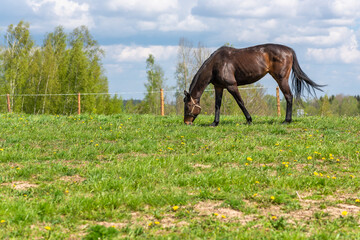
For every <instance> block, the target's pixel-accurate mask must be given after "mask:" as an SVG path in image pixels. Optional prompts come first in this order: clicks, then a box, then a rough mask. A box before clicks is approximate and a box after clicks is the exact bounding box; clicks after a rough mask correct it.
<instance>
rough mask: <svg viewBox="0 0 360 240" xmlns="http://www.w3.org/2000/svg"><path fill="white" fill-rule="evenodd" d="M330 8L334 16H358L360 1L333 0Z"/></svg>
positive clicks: (359, 14) (359, 13)
mask: <svg viewBox="0 0 360 240" xmlns="http://www.w3.org/2000/svg"><path fill="white" fill-rule="evenodd" d="M330 8H331V10H332V11H333V13H334V14H335V15H336V16H340V17H344V16H345V17H350V18H356V17H359V16H360V1H358V0H334V1H332V2H331V5H330Z"/></svg>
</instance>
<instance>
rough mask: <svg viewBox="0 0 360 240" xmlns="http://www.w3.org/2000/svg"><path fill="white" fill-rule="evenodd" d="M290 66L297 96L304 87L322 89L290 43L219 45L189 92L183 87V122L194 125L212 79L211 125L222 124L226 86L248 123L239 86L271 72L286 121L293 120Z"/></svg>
mask: <svg viewBox="0 0 360 240" xmlns="http://www.w3.org/2000/svg"><path fill="white" fill-rule="evenodd" d="M291 70H292V88H293V91H294V93H295V97H296V98H297V99H298V98H300V96H301V94H302V92H303V89H304V88H306V89H307V91H309V92H310V93H311V94H312V92H314V93H315V89H317V90H319V91H322V90H321V87H324V86H325V85H319V84H317V83H315V82H314V81H312V80H311V79H310V78H309V77H308V76H307V75H306V74H305V73H304V71H303V70H302V69H301V68H300V65H299V62H298V60H297V57H296V54H295V51H294V50H293V49H292V48H290V47H287V46H284V45H279V44H263V45H257V46H253V47H248V48H243V49H236V48H232V47H227V46H223V47H220V48H219V49H218V50H216V51H215V52H214V53H212V54H211V55H210V57H209V58H208V59H207V60H205V62H204V63H203V64H202V66H201V67H200V68H199V70H198V71H197V73H196V74H195V76H194V78H193V80H192V82H191V84H190V88H189V92H187V91H186V90H184V94H185V98H184V123H185V124H187V125H191V124H192V123H193V122H194V120H195V119H196V117H197V116H198V115H199V114H200V112H201V106H200V97H201V95H202V94H203V92H204V90H205V88H206V87H207V86H208V85H209V84H210V83H212V84H213V85H214V88H215V119H214V122H213V123H212V124H211V126H217V125H218V124H219V121H220V106H221V100H222V96H223V90H224V89H227V90H228V91H229V93H230V94H231V95H232V96H233V97H234V98H235V100H236V102H237V104H238V105H239V107H240V109H241V110H242V112H243V113H244V115H245V118H246V121H247V123H248V124H251V123H252V118H251V116H250V114H249V112H248V111H247V109H246V108H245V106H244V102H243V100H242V98H241V96H240V93H239V89H238V86H242V85H247V84H252V83H255V82H257V81H259V80H260V79H261V78H263V77H264V76H265V75H266V74H268V73H269V74H270V75H271V76H272V77H273V78H274V79H275V81H276V82H277V83H278V85H279V87H280V89H281V91H282V93H283V94H284V97H285V100H286V117H285V121H284V122H283V123H284V124H288V123H290V122H291V121H292V104H293V94H292V93H291V90H290V86H289V82H288V80H289V76H290V72H291Z"/></svg>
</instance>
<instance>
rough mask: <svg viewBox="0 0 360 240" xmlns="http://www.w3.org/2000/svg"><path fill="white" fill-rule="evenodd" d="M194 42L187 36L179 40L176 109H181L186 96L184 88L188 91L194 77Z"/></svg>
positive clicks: (178, 110)
mask: <svg viewBox="0 0 360 240" xmlns="http://www.w3.org/2000/svg"><path fill="white" fill-rule="evenodd" d="M192 49H193V46H192V43H191V42H190V41H188V40H186V39H185V38H181V39H180V41H179V48H178V55H177V64H176V72H175V78H176V93H175V99H176V106H178V107H177V108H176V111H177V112H178V113H179V112H180V111H181V107H180V106H181V103H182V100H183V98H184V95H183V92H184V90H186V91H188V89H189V86H190V83H191V79H192V75H191V72H192V64H191V62H192Z"/></svg>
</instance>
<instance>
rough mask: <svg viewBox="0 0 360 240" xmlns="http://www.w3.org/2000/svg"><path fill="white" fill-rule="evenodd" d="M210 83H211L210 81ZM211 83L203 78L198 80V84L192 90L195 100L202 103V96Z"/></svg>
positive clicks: (191, 93)
mask: <svg viewBox="0 0 360 240" xmlns="http://www.w3.org/2000/svg"><path fill="white" fill-rule="evenodd" d="M209 82H210V81H209ZM209 82H206V81H203V80H202V79H201V77H198V78H197V79H196V82H195V83H194V85H193V86H192V87H191V89H190V95H191V97H192V98H193V99H196V100H197V101H198V102H199V101H200V98H201V95H202V94H203V93H204V91H205V89H206V87H207V85H209Z"/></svg>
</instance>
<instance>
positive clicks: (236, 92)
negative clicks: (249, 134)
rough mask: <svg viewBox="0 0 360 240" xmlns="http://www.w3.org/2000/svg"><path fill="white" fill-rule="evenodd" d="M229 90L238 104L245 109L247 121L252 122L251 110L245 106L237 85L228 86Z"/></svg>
mask: <svg viewBox="0 0 360 240" xmlns="http://www.w3.org/2000/svg"><path fill="white" fill-rule="evenodd" d="M227 90H228V91H229V93H230V94H231V95H232V96H233V97H234V98H235V100H236V102H237V104H238V105H239V107H240V109H241V110H242V111H243V113H244V115H245V117H246V121H247V122H248V123H249V124H250V123H251V122H252V118H251V116H250V114H249V112H248V111H247V110H246V108H245V105H244V101H243V100H242V98H241V96H240V92H239V89H238V87H237V85H232V86H228V87H227Z"/></svg>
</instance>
